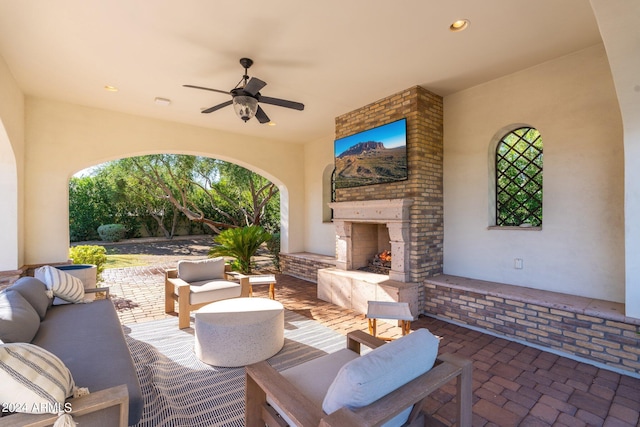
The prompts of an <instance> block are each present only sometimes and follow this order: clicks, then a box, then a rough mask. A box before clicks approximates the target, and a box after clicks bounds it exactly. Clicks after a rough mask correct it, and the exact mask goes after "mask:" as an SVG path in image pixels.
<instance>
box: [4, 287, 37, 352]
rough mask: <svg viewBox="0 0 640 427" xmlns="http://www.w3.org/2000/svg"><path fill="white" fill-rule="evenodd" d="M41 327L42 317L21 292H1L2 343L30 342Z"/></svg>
mask: <svg viewBox="0 0 640 427" xmlns="http://www.w3.org/2000/svg"><path fill="white" fill-rule="evenodd" d="M39 326H40V316H38V313H37V312H36V310H35V308H33V307H32V306H31V304H29V301H27V300H26V299H24V298H23V297H22V295H20V293H19V292H16V291H13V290H11V289H5V290H3V291H0V341H2V342H5V343H11V342H30V341H31V340H32V339H33V336H34V335H35V334H36V332H37V331H38V327H39Z"/></svg>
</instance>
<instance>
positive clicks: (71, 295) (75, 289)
mask: <svg viewBox="0 0 640 427" xmlns="http://www.w3.org/2000/svg"><path fill="white" fill-rule="evenodd" d="M35 277H36V279H39V280H41V281H42V282H44V283H45V284H46V285H47V289H48V290H50V291H53V296H56V297H58V298H60V299H63V300H65V301H69V302H73V303H78V302H84V284H83V283H82V280H80V279H78V278H77V277H75V276H72V275H71V274H68V273H65V272H64V271H62V270H58V269H57V268H54V267H51V266H50V265H45V266H44V267H40V268H38V269H36V271H35Z"/></svg>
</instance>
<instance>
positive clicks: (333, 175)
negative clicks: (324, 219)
mask: <svg viewBox="0 0 640 427" xmlns="http://www.w3.org/2000/svg"><path fill="white" fill-rule="evenodd" d="M335 201H336V168H333V172H331V203H333V202H335ZM331 217H332V218H333V209H332V210H331Z"/></svg>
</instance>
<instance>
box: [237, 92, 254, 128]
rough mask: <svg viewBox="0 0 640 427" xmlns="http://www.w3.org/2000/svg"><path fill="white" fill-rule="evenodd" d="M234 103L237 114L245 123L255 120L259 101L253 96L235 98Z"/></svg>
mask: <svg viewBox="0 0 640 427" xmlns="http://www.w3.org/2000/svg"><path fill="white" fill-rule="evenodd" d="M232 102H233V109H234V110H236V114H237V115H238V117H240V118H241V119H242V120H244V121H245V122H246V121H247V120H249V119H251V118H253V116H255V115H256V111H258V100H257V99H255V98H253V97H251V96H244V95H237V96H234V97H233V101H232Z"/></svg>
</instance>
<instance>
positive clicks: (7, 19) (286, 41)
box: [0, 0, 601, 143]
mask: <svg viewBox="0 0 640 427" xmlns="http://www.w3.org/2000/svg"><path fill="white" fill-rule="evenodd" d="M461 18H466V19H469V20H470V21H471V25H470V27H469V28H468V29H467V30H466V31H464V32H461V33H453V32H450V31H449V25H450V24H451V23H452V22H453V21H454V20H456V19H461ZM598 43H601V39H600V34H599V32H598V28H597V25H596V21H595V19H594V16H593V12H592V9H591V5H590V2H589V0H482V1H481V0H395V1H389V0H387V1H383V0H324V1H314V2H312V1H304V0H274V1H256V0H245V1H241V2H240V1H227V0H181V1H177V0H49V1H44V0H0V56H2V57H3V58H4V60H5V62H6V63H7V65H8V66H9V68H10V70H11V72H12V73H13V75H14V77H15V79H16V81H17V82H18V85H19V86H20V87H21V88H22V90H23V91H24V93H25V94H27V95H29V96H35V97H42V98H48V99H54V100H59V101H64V102H69V103H74V104H81V105H87V106H92V107H97V108H104V109H108V110H114V111H120V112H124V113H130V114H136V115H141V116H147V117H155V118H160V119H164V120H171V121H175V122H182V123H188V124H192V125H197V126H203V127H211V128H215V129H221V130H225V131H229V132H235V133H241V134H246V135H253V136H260V137H266V138H273V139H280V140H284V141H289V142H297V143H304V142H308V141H314V140H317V139H319V138H333V136H334V124H335V122H334V119H335V117H336V116H339V115H341V114H344V113H347V112H349V111H352V110H354V109H357V108H359V107H361V106H364V105H367V104H369V103H371V102H375V101H377V100H378V99H381V98H383V97H385V96H388V95H391V94H393V93H395V92H398V91H400V90H403V89H407V88H409V87H411V86H414V85H421V86H423V87H425V88H426V89H429V90H431V91H433V92H435V93H437V94H440V95H443V96H446V95H448V94H451V93H455V92H457V91H460V90H463V89H466V88H469V87H472V86H475V85H478V84H481V83H483V82H486V81H488V80H492V79H495V78H498V77H501V76H504V75H507V74H510V73H513V72H515V71H518V70H521V69H524V68H528V67H531V66H534V65H536V64H539V63H541V62H544V61H548V60H551V59H554V58H557V57H560V56H562V55H565V54H568V53H570V52H574V51H577V50H580V49H583V48H586V47H589V46H593V45H595V44H598ZM241 57H249V58H251V59H253V60H254V65H253V67H252V68H251V69H250V70H249V75H250V76H255V77H258V78H260V79H262V80H264V81H266V82H267V83H268V85H267V86H266V87H265V88H264V89H262V91H261V93H262V94H263V95H264V96H270V97H275V98H284V99H290V100H293V101H298V102H302V103H304V104H305V110H304V111H302V112H300V111H294V110H289V109H285V108H281V107H277V106H273V105H265V104H263V105H262V107H263V109H264V110H265V112H266V113H267V114H268V115H269V117H270V118H271V119H272V120H273V121H274V122H276V123H277V125H276V126H267V125H261V124H259V123H258V122H257V120H255V119H252V120H250V121H249V122H248V123H243V122H242V121H241V120H240V119H239V118H237V117H236V116H235V113H234V111H233V108H232V107H230V106H229V107H226V108H224V109H222V110H219V111H216V112H213V113H211V114H201V113H200V110H201V109H202V108H207V107H211V106H213V105H216V104H219V103H221V102H224V101H227V100H229V99H230V97H229V96H227V95H224V94H218V93H214V92H208V91H199V90H195V89H188V88H184V87H182V85H183V84H192V85H198V86H206V87H211V88H216V89H222V90H230V89H232V88H233V87H234V86H235V85H236V84H237V83H238V81H239V80H240V78H241V76H242V74H243V69H242V67H241V66H240V64H239V62H238V61H239V59H240V58H241ZM105 85H113V86H116V87H117V88H118V89H119V91H118V92H117V93H110V92H107V91H105V90H104V89H103V87H104V86H105ZM156 97H162V98H169V99H171V101H172V103H171V105H170V106H168V107H161V106H158V105H156V104H155V103H154V98H156Z"/></svg>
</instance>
